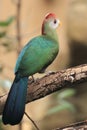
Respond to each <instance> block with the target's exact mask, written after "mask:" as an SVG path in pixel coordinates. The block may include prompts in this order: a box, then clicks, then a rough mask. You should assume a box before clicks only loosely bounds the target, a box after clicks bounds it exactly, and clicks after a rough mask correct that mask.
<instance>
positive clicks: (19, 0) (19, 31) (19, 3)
mask: <svg viewBox="0 0 87 130" xmlns="http://www.w3.org/2000/svg"><path fill="white" fill-rule="evenodd" d="M20 12H21V0H18V3H17V17H16V18H17V40H18V50H17V53H18V55H19V53H20V50H21V30H20V29H21V28H20Z"/></svg>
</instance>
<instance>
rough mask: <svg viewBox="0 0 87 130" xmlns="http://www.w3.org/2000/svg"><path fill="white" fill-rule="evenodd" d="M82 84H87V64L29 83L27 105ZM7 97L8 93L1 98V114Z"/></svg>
mask: <svg viewBox="0 0 87 130" xmlns="http://www.w3.org/2000/svg"><path fill="white" fill-rule="evenodd" d="M29 81H30V80H29ZM82 82H87V64H84V65H80V66H77V67H73V68H69V69H65V70H61V71H58V72H54V73H51V74H49V75H46V76H44V77H42V78H41V79H37V80H36V81H35V82H31V83H30V82H29V83H28V89H27V97H26V103H28V102H32V101H34V100H37V99H40V98H42V97H45V96H47V95H49V94H51V93H53V92H55V91H58V90H60V89H64V88H65V87H71V86H75V85H76V84H79V83H82ZM7 95H8V93H7V94H5V95H3V96H1V97H0V114H2V111H3V107H4V104H5V101H6V98H7Z"/></svg>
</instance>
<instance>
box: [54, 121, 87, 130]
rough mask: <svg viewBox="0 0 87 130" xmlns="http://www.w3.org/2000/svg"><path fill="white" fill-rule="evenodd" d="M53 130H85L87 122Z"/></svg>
mask: <svg viewBox="0 0 87 130" xmlns="http://www.w3.org/2000/svg"><path fill="white" fill-rule="evenodd" d="M53 130H87V120H85V121H81V122H77V123H74V124H71V125H68V126H65V127H62V128H56V129H53Z"/></svg>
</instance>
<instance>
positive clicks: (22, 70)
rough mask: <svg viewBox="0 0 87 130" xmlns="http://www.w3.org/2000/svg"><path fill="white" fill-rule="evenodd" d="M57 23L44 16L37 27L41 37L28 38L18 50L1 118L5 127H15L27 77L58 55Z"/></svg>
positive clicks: (22, 106)
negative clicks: (11, 81) (13, 75)
mask: <svg viewBox="0 0 87 130" xmlns="http://www.w3.org/2000/svg"><path fill="white" fill-rule="evenodd" d="M59 25H60V20H59V19H58V18H57V16H56V14H55V13H48V14H47V15H46V16H45V18H44V20H43V22H42V27H41V34H40V35H39V36H36V37H34V38H32V39H31V40H30V41H29V42H28V43H27V44H26V45H25V46H24V47H23V49H22V50H21V52H20V54H19V56H18V59H17V62H16V66H15V78H14V81H13V83H12V86H11V88H10V91H9V94H8V97H7V100H6V103H5V106H4V109H3V114H2V121H3V123H4V124H5V125H7V124H10V125H16V124H19V123H20V122H21V120H22V118H23V115H24V111H25V104H26V95H27V84H28V78H29V76H32V75H34V74H35V73H43V72H44V71H45V69H46V68H47V67H48V66H49V65H50V64H51V63H52V62H53V61H54V59H55V58H56V57H57V55H58V52H59V40H58V35H57V28H58V26H59Z"/></svg>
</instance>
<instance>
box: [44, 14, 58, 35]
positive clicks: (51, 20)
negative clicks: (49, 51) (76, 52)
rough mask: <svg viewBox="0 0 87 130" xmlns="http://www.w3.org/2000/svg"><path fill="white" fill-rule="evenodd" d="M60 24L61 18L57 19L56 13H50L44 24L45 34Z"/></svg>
mask: <svg viewBox="0 0 87 130" xmlns="http://www.w3.org/2000/svg"><path fill="white" fill-rule="evenodd" d="M59 25H60V20H59V19H57V17H56V15H55V14H54V13H48V14H47V15H46V16H45V19H44V21H43V24H42V34H43V35H45V34H46V32H47V31H51V30H55V29H56V28H57V27H58V26H59Z"/></svg>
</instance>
